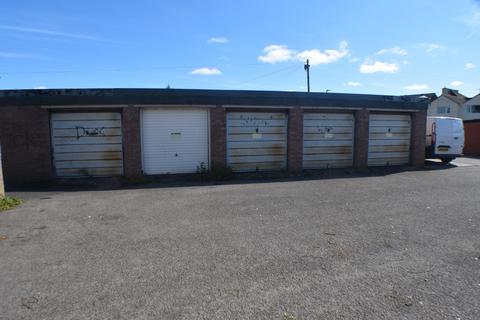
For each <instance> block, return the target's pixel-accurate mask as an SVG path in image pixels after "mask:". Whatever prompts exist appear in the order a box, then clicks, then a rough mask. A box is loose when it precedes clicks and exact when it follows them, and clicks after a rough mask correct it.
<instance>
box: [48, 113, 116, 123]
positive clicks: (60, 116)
mask: <svg viewBox="0 0 480 320" xmlns="http://www.w3.org/2000/svg"><path fill="white" fill-rule="evenodd" d="M52 119H54V120H55V121H73V120H76V121H80V122H82V121H91V120H94V121H97V120H120V119H121V115H120V113H118V112H72V113H69V112H65V113H55V114H53V115H52Z"/></svg>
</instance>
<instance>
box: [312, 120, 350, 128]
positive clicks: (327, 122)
mask: <svg viewBox="0 0 480 320" xmlns="http://www.w3.org/2000/svg"><path fill="white" fill-rule="evenodd" d="M303 125H304V127H306V128H308V127H318V126H330V127H347V128H349V127H351V125H352V120H351V119H338V120H336V119H318V120H315V119H310V120H304V123H303Z"/></svg>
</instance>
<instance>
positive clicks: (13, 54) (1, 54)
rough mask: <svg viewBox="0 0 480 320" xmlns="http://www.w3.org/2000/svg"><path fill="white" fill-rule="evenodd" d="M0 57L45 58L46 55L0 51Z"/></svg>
mask: <svg viewBox="0 0 480 320" xmlns="http://www.w3.org/2000/svg"><path fill="white" fill-rule="evenodd" d="M0 58H10V59H45V58H46V57H43V56H37V55H34V54H28V53H17V52H4V51H0Z"/></svg>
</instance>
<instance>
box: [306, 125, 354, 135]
mask: <svg viewBox="0 0 480 320" xmlns="http://www.w3.org/2000/svg"><path fill="white" fill-rule="evenodd" d="M325 127H329V126H328V125H325V126H311V127H306V126H304V127H303V133H304V134H314V133H316V134H318V133H322V134H325V130H324V128H325ZM334 128H335V134H344V133H351V132H352V127H351V126H342V127H334Z"/></svg>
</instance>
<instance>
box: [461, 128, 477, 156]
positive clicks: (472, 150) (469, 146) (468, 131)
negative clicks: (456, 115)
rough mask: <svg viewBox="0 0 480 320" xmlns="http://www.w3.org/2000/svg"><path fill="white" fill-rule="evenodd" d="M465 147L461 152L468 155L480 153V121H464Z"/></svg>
mask: <svg viewBox="0 0 480 320" xmlns="http://www.w3.org/2000/svg"><path fill="white" fill-rule="evenodd" d="M463 126H464V130H465V147H464V148H463V153H464V154H466V155H469V156H479V155H480V122H464V123H463Z"/></svg>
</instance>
